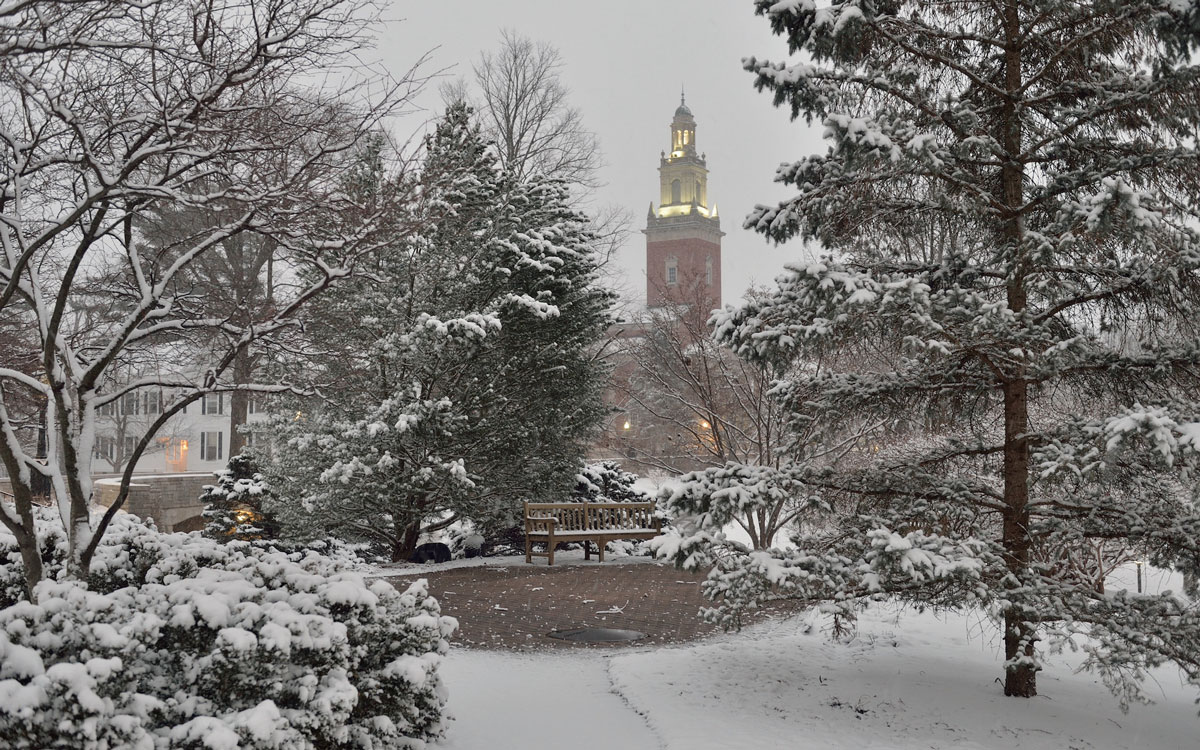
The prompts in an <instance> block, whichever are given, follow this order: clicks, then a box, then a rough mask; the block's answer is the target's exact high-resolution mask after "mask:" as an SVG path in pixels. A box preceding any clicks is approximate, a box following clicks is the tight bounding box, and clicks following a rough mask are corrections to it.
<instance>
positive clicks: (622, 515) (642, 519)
mask: <svg viewBox="0 0 1200 750" xmlns="http://www.w3.org/2000/svg"><path fill="white" fill-rule="evenodd" d="M654 508H655V504H654V503H652V502H650V503H525V518H526V527H527V528H528V526H529V524H528V520H529V519H537V518H553V519H554V520H555V524H554V530H555V531H559V532H562V531H600V530H604V529H657V528H658V519H657V518H656V517H655V515H654Z"/></svg>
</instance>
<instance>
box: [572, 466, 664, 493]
mask: <svg viewBox="0 0 1200 750" xmlns="http://www.w3.org/2000/svg"><path fill="white" fill-rule="evenodd" d="M637 481H638V475H637V474H633V473H631V472H628V471H625V470H624V469H622V468H621V465H620V464H619V463H617V462H616V461H599V462H597V463H594V464H585V465H584V467H583V468H582V469H581V470H580V471H579V473H578V474H576V475H575V491H574V492H573V493H572V498H573V499H574V500H576V501H578V502H584V503H644V502H648V501H649V500H650V499H651V497H652V496H651V495H650V493H649V492H646V491H645V490H642V489H638V487H637Z"/></svg>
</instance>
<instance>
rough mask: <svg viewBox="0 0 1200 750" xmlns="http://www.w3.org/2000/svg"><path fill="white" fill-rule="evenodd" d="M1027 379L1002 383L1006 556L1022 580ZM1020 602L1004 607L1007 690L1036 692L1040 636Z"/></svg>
mask: <svg viewBox="0 0 1200 750" xmlns="http://www.w3.org/2000/svg"><path fill="white" fill-rule="evenodd" d="M1027 390H1028V388H1027V385H1026V383H1025V381H1023V380H1017V381H1014V382H1012V383H1009V384H1007V385H1006V386H1005V388H1004V506H1005V507H1004V537H1003V542H1004V558H1005V563H1006V564H1007V567H1008V571H1009V573H1011V574H1012V576H1013V578H1015V579H1016V581H1017V585H1018V586H1019V585H1022V584H1023V583H1024V579H1025V577H1026V575H1027V571H1028V569H1029V547H1030V539H1029V440H1028V438H1027V437H1026V433H1027V432H1028V429H1029V404H1028V393H1027ZM1024 614H1025V607H1024V605H1023V604H1021V603H1020V602H1017V603H1015V604H1010V605H1009V607H1008V609H1006V610H1005V611H1004V659H1005V673H1004V694H1005V695H1012V696H1017V697H1021V698H1032V697H1033V696H1035V695H1037V667H1036V663H1035V661H1034V659H1033V655H1034V644H1035V642H1036V639H1037V634H1036V632H1035V628H1034V626H1033V625H1032V624H1031V623H1030V622H1029V621H1028V619H1027V618H1026V617H1025V616H1024Z"/></svg>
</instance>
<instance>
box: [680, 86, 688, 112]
mask: <svg viewBox="0 0 1200 750" xmlns="http://www.w3.org/2000/svg"><path fill="white" fill-rule="evenodd" d="M679 106H681V107H686V106H687V100H686V98H685V97H684V94H683V84H682V83H681V84H679Z"/></svg>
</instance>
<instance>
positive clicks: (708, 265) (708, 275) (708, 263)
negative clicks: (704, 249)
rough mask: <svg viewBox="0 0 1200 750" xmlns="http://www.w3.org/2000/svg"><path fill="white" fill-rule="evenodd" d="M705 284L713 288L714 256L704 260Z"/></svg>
mask: <svg viewBox="0 0 1200 750" xmlns="http://www.w3.org/2000/svg"><path fill="white" fill-rule="evenodd" d="M704 283H705V284H707V285H708V286H712V256H711V255H710V256H708V257H707V258H705V259H704Z"/></svg>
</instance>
